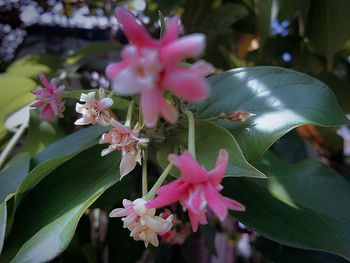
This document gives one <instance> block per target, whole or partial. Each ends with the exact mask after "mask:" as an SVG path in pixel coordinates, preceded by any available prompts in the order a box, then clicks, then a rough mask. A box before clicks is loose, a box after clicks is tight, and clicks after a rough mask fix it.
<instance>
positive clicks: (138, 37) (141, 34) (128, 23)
mask: <svg viewBox="0 0 350 263" xmlns="http://www.w3.org/2000/svg"><path fill="white" fill-rule="evenodd" d="M115 14H116V17H117V19H118V21H119V23H120V24H122V26H123V28H124V32H125V34H126V36H127V38H128V39H129V41H130V42H132V43H133V44H135V45H138V46H140V47H154V46H156V45H157V41H156V40H154V39H153V38H152V37H151V36H150V35H149V34H148V33H147V31H146V30H145V28H144V27H143V26H142V25H140V24H139V22H138V21H137V20H136V18H135V17H134V15H133V14H131V13H130V12H129V11H128V10H126V9H125V8H121V7H118V8H117V9H116V12H115Z"/></svg>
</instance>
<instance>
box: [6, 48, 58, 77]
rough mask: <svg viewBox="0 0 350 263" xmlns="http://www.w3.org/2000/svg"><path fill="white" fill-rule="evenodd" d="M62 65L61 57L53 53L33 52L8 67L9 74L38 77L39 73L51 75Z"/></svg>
mask: <svg viewBox="0 0 350 263" xmlns="http://www.w3.org/2000/svg"><path fill="white" fill-rule="evenodd" d="M60 66H61V62H60V58H59V57H58V56H56V55H52V54H32V55H27V56H24V57H23V58H21V59H18V60H15V61H14V62H13V63H12V64H11V65H9V66H8V68H7V71H6V72H7V74H9V75H13V76H14V77H27V78H34V79H37V77H38V73H39V72H40V71H41V72H43V73H44V74H47V75H49V76H51V75H52V74H53V73H54V72H55V71H56V70H58V69H59V68H60Z"/></svg>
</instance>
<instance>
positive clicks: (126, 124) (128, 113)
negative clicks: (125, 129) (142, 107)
mask: <svg viewBox="0 0 350 263" xmlns="http://www.w3.org/2000/svg"><path fill="white" fill-rule="evenodd" d="M133 108H134V100H131V101H130V103H129V107H128V112H127V114H126V120H125V126H129V127H130V125H131V118H132V110H133Z"/></svg>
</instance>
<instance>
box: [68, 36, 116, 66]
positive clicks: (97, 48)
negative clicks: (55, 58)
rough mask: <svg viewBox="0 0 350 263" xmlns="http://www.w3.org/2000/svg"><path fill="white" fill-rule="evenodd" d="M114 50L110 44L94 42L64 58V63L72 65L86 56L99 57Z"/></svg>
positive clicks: (113, 46)
mask: <svg viewBox="0 0 350 263" xmlns="http://www.w3.org/2000/svg"><path fill="white" fill-rule="evenodd" d="M115 50H116V47H115V45H113V44H112V43H110V42H104V41H101V42H95V43H92V44H89V45H87V46H85V47H83V48H81V49H79V50H77V51H75V53H74V54H72V55H70V56H68V57H67V58H66V62H67V63H68V64H70V65H74V64H77V63H78V62H80V61H81V60H82V59H84V58H86V57H88V56H92V55H101V54H105V53H107V52H109V51H115Z"/></svg>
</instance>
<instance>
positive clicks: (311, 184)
mask: <svg viewBox="0 0 350 263" xmlns="http://www.w3.org/2000/svg"><path fill="white" fill-rule="evenodd" d="M258 167H259V168H260V169H261V170H262V171H263V172H265V173H266V175H267V176H268V178H269V179H268V180H256V179H247V178H235V179H226V180H225V181H224V193H226V194H227V195H228V196H230V197H233V198H235V199H237V200H239V201H240V202H241V203H242V204H244V205H245V206H246V212H243V213H233V215H234V217H235V218H237V219H238V220H239V221H240V222H242V223H244V224H246V225H247V226H248V227H250V228H252V229H254V230H256V231H257V232H258V233H260V234H261V235H263V236H265V237H267V238H269V239H271V240H273V241H275V242H278V243H281V244H284V245H288V246H293V247H297V248H303V249H314V250H321V251H327V252H332V253H335V254H338V255H341V256H343V257H344V258H347V259H350V226H349V222H350V214H349V213H347V212H346V211H349V210H350V204H349V202H348V200H349V198H350V185H349V183H348V182H347V181H346V180H345V179H343V178H342V177H341V176H339V175H338V174H337V173H336V172H334V171H333V170H331V169H330V168H329V167H328V166H326V165H324V164H322V163H319V162H316V161H304V162H301V163H298V164H293V165H288V164H285V163H281V162H280V161H279V160H278V159H277V158H276V157H274V156H273V155H272V154H268V155H266V156H264V157H263V158H262V159H261V160H260V161H259V163H258Z"/></svg>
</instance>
